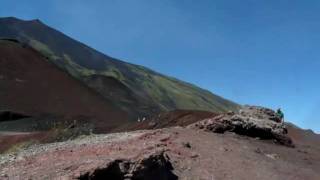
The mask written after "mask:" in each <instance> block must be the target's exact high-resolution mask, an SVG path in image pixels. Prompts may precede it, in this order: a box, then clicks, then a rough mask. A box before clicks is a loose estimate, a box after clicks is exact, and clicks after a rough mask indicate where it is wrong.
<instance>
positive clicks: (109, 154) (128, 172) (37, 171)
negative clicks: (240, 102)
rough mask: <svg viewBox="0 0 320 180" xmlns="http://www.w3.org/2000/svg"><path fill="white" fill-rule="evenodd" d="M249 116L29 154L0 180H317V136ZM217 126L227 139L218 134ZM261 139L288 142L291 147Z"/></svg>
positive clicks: (11, 157)
mask: <svg viewBox="0 0 320 180" xmlns="http://www.w3.org/2000/svg"><path fill="white" fill-rule="evenodd" d="M249 110H250V111H251V112H253V113H247V112H248V111H246V112H245V113H240V114H239V113H236V114H231V113H228V114H221V115H218V116H213V117H211V116H208V117H206V118H205V119H203V120H201V121H199V122H196V123H193V124H190V125H189V126H188V127H170V128H164V129H156V130H143V131H134V132H129V133H117V134H109V135H92V136H88V137H85V138H81V139H77V140H74V141H68V142H62V143H54V144H47V145H40V146H33V147H31V148H29V149H25V150H22V151H19V152H17V153H15V154H7V155H4V156H2V157H0V179H5V180H6V179H82V180H87V179H91V180H95V179H115V180H118V179H119V180H121V179H132V180H140V179H145V180H149V179H150V180H176V179H186V180H189V179H190V180H197V179H199V180H200V179H201V180H202V179H204V180H211V179H216V180H248V179H250V180H283V179H286V180H302V179H303V180H318V179H319V177H320V144H319V142H320V139H319V137H320V136H319V135H317V134H314V133H312V132H309V131H304V130H301V129H299V128H297V127H293V126H290V127H289V128H288V129H287V130H288V132H289V133H288V134H286V127H285V125H283V124H281V123H279V122H277V120H276V119H274V116H273V115H274V112H272V111H269V110H268V109H261V108H258V109H257V108H255V107H254V108H252V109H249ZM256 110H257V111H256ZM260 110H261V111H260ZM256 112H258V114H257V113H256ZM270 112H271V113H272V114H271V115H272V116H270ZM197 113H198V112H197ZM177 114H181V112H177ZM261 114H262V115H263V116H260V115H261ZM189 115H190V114H189ZM166 117H169V116H166ZM171 117H174V116H173V115H171ZM182 119H184V118H182ZM236 119H237V120H236ZM235 120H236V121H235ZM274 120H275V121H274ZM221 125H223V127H227V128H225V130H226V131H225V132H222V131H216V130H217V129H216V128H217V127H221ZM201 126H202V128H201ZM292 128H294V129H292ZM239 129H241V133H239V132H240V131H237V130H239ZM256 130H259V132H260V133H259V134H256V133H255V132H256ZM244 132H246V133H244ZM266 134H269V135H270V134H278V135H281V136H284V137H286V138H288V139H292V140H293V144H294V145H295V146H287V145H285V144H281V143H278V139H277V137H276V136H269V135H268V136H266Z"/></svg>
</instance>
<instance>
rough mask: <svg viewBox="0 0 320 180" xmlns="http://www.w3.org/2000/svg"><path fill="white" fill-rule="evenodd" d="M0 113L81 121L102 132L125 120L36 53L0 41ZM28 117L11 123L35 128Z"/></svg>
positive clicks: (123, 115) (92, 92)
mask: <svg viewBox="0 0 320 180" xmlns="http://www.w3.org/2000/svg"><path fill="white" fill-rule="evenodd" d="M0 110H1V111H3V110H9V111H14V112H21V113H24V114H26V115H28V116H32V117H39V116H44V117H48V116H49V115H53V116H55V117H59V118H62V119H64V118H66V119H70V118H73V119H72V120H76V119H79V118H80V119H81V118H82V119H85V120H86V121H87V122H88V123H90V124H93V125H94V126H95V128H98V129H99V130H101V131H104V132H105V131H106V130H108V129H110V128H112V127H115V126H118V125H119V124H123V123H126V122H127V119H128V117H127V116H126V113H125V112H123V111H122V110H120V109H118V108H117V107H116V106H114V105H113V104H112V102H108V101H107V100H104V99H103V98H102V97H101V96H100V95H99V94H98V93H96V92H94V91H92V90H91V89H90V88H88V87H86V86H84V85H83V84H82V83H81V82H80V81H78V80H76V79H74V78H73V77H71V76H70V75H68V74H67V73H66V72H64V71H62V70H60V69H59V68H57V67H56V65H54V64H52V63H51V62H48V60H47V59H46V58H45V57H44V56H43V55H42V54H40V53H39V52H38V51H36V50H34V49H33V48H31V47H29V46H28V45H23V44H21V43H19V42H15V41H8V40H0ZM11 116H12V115H11ZM28 116H26V117H25V118H27V120H21V121H19V120H17V119H14V120H16V121H19V122H24V123H23V124H24V125H21V124H20V126H24V127H27V126H32V125H35V124H33V123H32V121H29V120H28ZM3 118H4V116H3ZM20 119H23V118H20ZM2 120H3V119H2ZM8 120H13V119H8ZM44 121H45V119H43V122H44ZM1 123H7V124H8V125H9V124H10V123H13V122H1ZM17 124H19V123H17ZM3 127H4V125H3V124H1V128H3ZM0 131H1V130H0Z"/></svg>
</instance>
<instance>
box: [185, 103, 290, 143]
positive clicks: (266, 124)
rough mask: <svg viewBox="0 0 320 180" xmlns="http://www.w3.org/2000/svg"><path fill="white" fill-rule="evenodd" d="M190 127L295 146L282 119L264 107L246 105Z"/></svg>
mask: <svg viewBox="0 0 320 180" xmlns="http://www.w3.org/2000/svg"><path fill="white" fill-rule="evenodd" d="M189 127H190V128H199V129H205V130H207V131H212V132H214V133H224V132H234V133H236V134H239V135H245V136H250V137H256V138H260V139H272V140H274V141H275V142H277V143H279V144H282V145H286V146H290V147H294V144H293V142H292V140H291V139H290V138H289V137H287V136H286V134H287V129H286V127H285V124H283V123H281V119H280V118H279V117H278V116H277V115H276V113H275V112H274V111H273V110H271V109H267V108H263V107H257V106H244V107H243V108H242V109H241V110H240V111H239V112H237V113H235V112H229V113H226V114H221V115H219V116H215V117H213V118H209V119H205V120H203V121H200V122H197V123H195V124H192V125H190V126H189Z"/></svg>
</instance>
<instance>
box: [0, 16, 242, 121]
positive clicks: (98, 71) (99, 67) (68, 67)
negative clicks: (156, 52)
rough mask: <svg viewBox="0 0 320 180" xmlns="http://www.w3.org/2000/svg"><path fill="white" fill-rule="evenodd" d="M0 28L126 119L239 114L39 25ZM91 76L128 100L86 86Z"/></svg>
mask: <svg viewBox="0 0 320 180" xmlns="http://www.w3.org/2000/svg"><path fill="white" fill-rule="evenodd" d="M0 25H1V27H3V28H2V29H1V30H0V37H2V38H15V39H18V40H20V41H22V42H24V43H27V44H29V45H30V46H32V47H33V48H35V49H37V50H38V51H40V52H41V53H42V54H44V55H45V56H46V57H47V58H48V59H49V60H50V61H51V62H53V63H54V64H56V65H57V66H59V67H60V68H62V69H64V70H65V71H67V72H68V73H69V74H71V75H72V76H73V77H75V78H76V79H79V80H81V81H83V82H84V83H85V84H86V85H87V86H89V87H91V88H92V89H94V90H95V91H97V92H98V93H100V94H101V95H102V96H103V97H104V98H105V99H107V100H110V101H112V102H113V103H114V104H117V105H118V106H119V107H121V108H123V109H124V110H126V111H128V113H129V114H130V115H131V116H132V119H136V118H137V117H145V116H149V115H151V114H154V113H159V112H163V111H170V110H175V109H195V110H206V111H213V112H226V111H230V110H237V109H238V108H239V105H238V104H236V103H233V102H231V101H229V100H226V99H224V98H222V97H220V96H217V95H215V94H212V93H211V92H210V91H208V90H205V89H202V88H199V87H197V86H195V85H193V84H190V83H187V82H183V81H180V80H178V79H176V78H173V77H169V76H165V75H163V74H161V73H158V72H155V71H153V70H151V69H149V68H146V67H144V66H140V65H134V64H131V63H127V62H125V61H122V60H118V59H116V58H112V57H110V56H108V55H105V54H103V53H100V52H99V51H97V50H95V49H93V48H91V47H89V46H87V45H85V44H83V43H81V42H79V41H77V40H74V39H72V38H71V37H69V36H67V35H65V34H63V33H62V32H60V31H57V30H55V29H54V28H51V27H49V26H47V25H45V24H44V23H42V22H41V21H40V20H37V19H36V20H30V21H23V20H19V19H17V18H12V17H11V18H10V17H9V18H4V19H1V18H0ZM97 75H98V76H100V77H101V79H103V76H106V77H113V78H114V79H116V80H117V81H119V83H122V84H123V85H124V86H126V87H128V89H129V90H130V94H131V95H132V97H134V98H129V99H126V100H125V101H123V102H118V99H115V98H114V97H112V96H110V93H109V92H105V91H101V89H104V87H105V86H109V85H108V84H104V85H103V84H101V83H100V84H99V83H97V82H96V81H94V82H92V81H91V80H90V79H92V78H90V76H97ZM93 79H94V78H93ZM95 79H96V78H95ZM100 81H103V80H99V82H100ZM99 90H100V91H99ZM114 93H116V92H114ZM111 94H112V93H111Z"/></svg>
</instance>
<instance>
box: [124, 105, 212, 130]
mask: <svg viewBox="0 0 320 180" xmlns="http://www.w3.org/2000/svg"><path fill="white" fill-rule="evenodd" d="M215 116H217V114H216V113H213V112H208V111H198V110H173V111H170V112H163V113H160V114H158V115H155V116H152V117H150V118H140V119H139V121H138V122H136V123H134V124H131V125H130V127H127V126H126V127H122V128H120V130H119V129H118V131H124V130H139V129H160V128H167V127H174V126H182V127H185V126H188V125H190V124H192V123H195V122H198V121H200V120H203V119H207V118H213V117H215Z"/></svg>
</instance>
